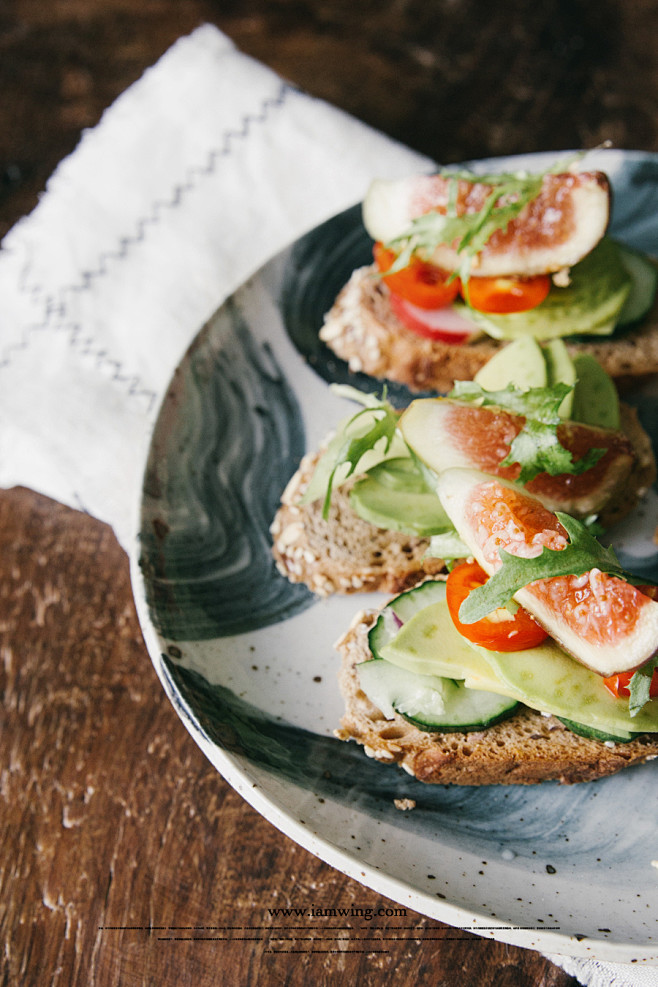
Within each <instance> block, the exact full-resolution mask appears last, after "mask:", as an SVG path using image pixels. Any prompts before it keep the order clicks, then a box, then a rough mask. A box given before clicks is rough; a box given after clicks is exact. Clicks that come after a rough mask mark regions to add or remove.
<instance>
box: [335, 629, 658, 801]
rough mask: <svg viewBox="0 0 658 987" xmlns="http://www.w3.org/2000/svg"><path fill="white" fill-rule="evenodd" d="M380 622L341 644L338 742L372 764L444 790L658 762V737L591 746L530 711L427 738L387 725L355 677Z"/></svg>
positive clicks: (585, 777)
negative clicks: (359, 750) (359, 749)
mask: <svg viewBox="0 0 658 987" xmlns="http://www.w3.org/2000/svg"><path fill="white" fill-rule="evenodd" d="M376 616H377V615H376V613H372V612H371V613H367V612H366V611H361V612H360V613H358V614H357V615H356V616H355V618H354V620H353V622H352V625H351V627H350V628H349V630H348V631H347V632H346V633H345V634H344V635H343V636H342V637H341V639H340V640H339V641H338V642H337V644H336V648H337V650H338V651H339V653H340V654H341V657H342V664H341V668H340V671H339V676H338V680H339V686H340V690H341V693H342V696H343V699H344V701H345V714H344V716H343V718H342V720H341V726H340V729H338V730H336V731H335V733H336V736H337V737H338V738H339V739H340V740H345V741H348V740H355V741H357V743H359V744H362V745H363V748H364V750H365V752H366V754H367V755H368V756H369V757H372V758H375V759H376V760H378V761H382V762H384V763H386V764H398V765H399V766H400V767H402V768H404V770H405V771H407V772H408V774H410V775H413V776H414V777H415V778H418V779H419V780H420V781H423V782H428V783H434V784H444V785H445V784H454V785H500V784H504V785H532V784H536V783H538V782H542V781H557V782H561V783H562V784H573V783H575V782H580V781H593V780H595V779H596V778H603V777H604V776H606V775H611V774H615V773H616V772H617V771H620V770H621V769H622V768H626V767H629V766H630V765H633V764H639V763H642V762H643V761H648V760H652V759H654V758H656V757H658V734H642V735H639V736H638V738H637V739H636V740H632V741H630V742H628V743H612V742H609V741H606V742H602V741H599V740H590V739H587V738H584V737H580V736H577V735H576V734H574V733H572V732H571V731H570V730H568V729H567V728H566V727H565V726H564V725H563V724H562V723H560V721H559V720H557V719H556V718H555V717H553V716H550V715H544V714H542V713H538V712H536V711H534V710H531V709H528V708H527V707H525V706H522V707H521V708H520V712H517V713H515V714H514V715H513V716H511V717H510V718H509V719H507V720H504V721H503V722H501V723H498V724H496V725H495V726H492V727H489V728H488V729H486V730H482V731H474V732H471V733H429V732H425V731H422V730H418V729H417V728H416V727H415V726H414V725H413V724H411V723H409V722H408V721H407V720H405V719H404V718H403V717H402V716H399V715H397V714H396V716H395V718H394V719H392V720H387V719H386V718H385V717H384V715H383V714H382V713H381V712H380V710H378V709H377V707H376V706H374V705H373V704H372V702H371V701H370V700H369V699H368V697H367V696H366V695H365V693H364V692H363V691H362V690H361V688H360V686H359V681H358V677H357V674H356V671H355V667H356V665H357V664H359V662H363V661H368V660H369V659H370V658H372V655H371V653H370V649H369V647H368V631H369V630H370V627H371V626H372V624H373V623H374V621H375V619H376Z"/></svg>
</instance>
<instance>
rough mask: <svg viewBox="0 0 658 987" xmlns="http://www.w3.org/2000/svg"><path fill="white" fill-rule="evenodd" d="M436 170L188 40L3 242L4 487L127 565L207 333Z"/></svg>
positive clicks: (578, 972)
mask: <svg viewBox="0 0 658 987" xmlns="http://www.w3.org/2000/svg"><path fill="white" fill-rule="evenodd" d="M430 167H431V162H429V161H428V160H427V159H426V158H423V157H422V156H420V155H419V154H416V153H415V152H413V151H411V150H409V149H408V148H405V147H403V146H401V145H399V144H396V143H395V142H394V141H392V140H390V139H389V138H387V137H385V136H383V135H382V134H379V133H376V132H374V131H372V130H371V129H369V128H368V127H366V126H364V125H363V124H361V123H358V122H357V121H356V120H354V119H352V118H350V117H348V116H346V115H345V114H344V113H342V112H340V111H338V110H336V109H335V108H333V107H331V106H329V105H327V104H326V103H323V102H321V101H318V100H316V99H312V98H311V97H309V96H308V95H305V94H303V93H301V92H299V91H298V90H296V89H295V88H293V87H292V86H290V85H288V84H286V83H285V82H283V81H282V80H281V79H280V78H279V77H278V76H276V75H275V74H274V73H273V72H271V71H270V70H269V69H267V68H265V67H264V66H262V65H260V64H258V63H256V62H254V61H253V60H251V59H250V58H247V57H246V56H244V55H242V54H241V53H240V52H238V51H237V50H236V49H235V48H234V46H233V44H232V43H231V42H230V40H229V39H227V38H226V37H225V36H224V35H222V34H221V33H220V32H219V31H218V30H216V29H215V28H214V27H212V26H209V25H205V26H203V27H201V28H199V29H198V30H197V31H195V32H194V33H193V34H192V35H190V36H189V37H186V38H182V39H180V40H179V41H178V42H177V43H176V44H175V45H174V46H173V47H172V48H171V49H170V50H169V51H168V52H167V53H166V54H165V55H164V56H163V57H162V58H161V59H160V61H159V62H158V63H157V64H156V65H155V66H154V67H153V68H151V69H149V70H148V71H147V72H146V73H145V74H144V76H143V77H142V78H141V79H140V80H139V81H138V82H137V83H135V84H134V85H133V86H131V87H130V89H128V90H127V91H126V92H125V93H124V94H123V95H122V96H121V97H120V98H119V99H118V100H117V101H116V102H115V103H114V105H113V106H111V107H110V108H109V109H108V110H107V111H106V113H105V114H104V115H103V118H102V120H101V121H100V123H99V125H98V126H97V127H95V128H94V129H93V130H91V131H88V132H87V133H85V134H84V136H83V138H82V140H81V141H80V144H79V146H78V147H77V148H76V150H75V151H74V153H73V154H72V155H71V156H70V157H69V158H67V159H66V160H65V161H63V162H62V163H61V164H60V166H59V167H58V168H57V170H56V172H55V173H54V175H53V176H52V178H51V180H50V182H49V183H48V187H47V190H46V192H45V194H44V195H43V197H42V199H41V201H40V202H39V205H38V206H37V207H36V209H35V210H34V211H33V212H32V214H31V215H29V216H27V217H26V218H25V219H23V220H21V221H20V222H19V223H18V224H17V225H16V226H15V227H14V229H12V230H11V231H10V233H9V234H8V235H7V236H6V238H5V240H4V242H3V244H2V249H1V250H0V326H1V335H0V486H3V487H6V488H7V487H11V486H13V485H22V486H27V487H30V488H32V489H34V490H37V491H39V492H41V493H44V494H46V495H48V496H50V497H52V498H54V499H56V500H58V501H60V502H62V503H65V504H67V505H69V506H72V507H75V508H79V509H82V510H85V511H87V512H89V513H91V514H92V515H94V516H95V517H98V518H99V519H101V520H103V521H106V522H108V523H109V524H111V525H112V527H113V528H114V531H115V532H116V535H117V537H118V539H119V541H120V542H121V543H122V545H123V546H124V547H125V548H126V549H129V548H130V543H131V540H132V537H133V533H134V531H135V530H136V525H135V516H134V512H135V510H136V505H137V492H138V489H139V486H140V483H141V472H142V467H143V463H144V457H145V452H146V448H147V445H148V440H149V435H150V431H151V428H152V424H153V421H154V418H155V414H156V411H157V408H158V403H159V399H160V397H161V395H162V394H163V391H164V389H165V388H166V386H167V384H168V382H169V380H170V377H171V374H172V372H173V370H174V368H175V366H176V364H177V363H178V361H179V359H180V357H181V356H182V354H183V352H184V351H185V349H186V347H187V345H188V344H189V343H190V341H191V340H192V338H193V336H194V335H195V333H196V331H197V330H198V329H199V328H200V327H201V325H202V324H203V323H204V321H205V320H206V319H207V318H208V317H209V316H210V315H211V314H212V313H213V312H214V310H215V309H216V308H217V307H218V305H219V304H220V303H221V302H222V300H223V299H224V298H225V297H226V296H228V295H229V294H230V293H231V292H232V291H233V290H234V289H235V288H237V287H238V286H239V285H240V284H241V283H242V282H243V281H244V280H246V278H247V277H248V276H249V275H251V274H252V273H254V272H255V271H256V270H257V269H258V268H259V267H260V266H261V264H263V263H264V262H265V261H266V260H267V259H268V258H269V257H271V256H272V255H273V254H275V253H276V252H277V251H278V250H280V249H281V248H283V247H284V246H285V245H286V244H288V243H289V242H290V241H292V240H293V239H295V238H296V237H298V236H299V235H301V234H302V233H304V232H305V231H307V230H308V229H311V228H312V227H314V226H315V225H317V224H318V223H320V222H321V221H323V220H324V219H327V218H328V217H330V216H332V215H334V214H335V213H337V212H339V211H340V210H342V209H343V208H345V207H347V206H349V205H351V204H353V203H354V202H356V201H358V200H360V199H361V198H362V197H363V194H364V192H365V190H366V188H367V186H368V184H369V182H370V181H371V179H372V178H374V177H397V176H402V175H404V174H407V173H409V172H413V171H419V170H427V169H428V168H430ZM551 959H552V960H553V961H554V962H558V963H561V964H562V965H564V966H565V969H567V970H568V972H569V973H570V974H572V975H573V976H575V977H577V978H579V979H580V980H581V982H582V983H583V984H587V985H592V987H602V985H605V987H611V985H615V987H626V985H629V987H631V985H640V984H642V985H643V987H644V985H650V987H658V971H656V970H650V969H638V968H637V967H629V968H628V969H627V968H624V967H621V966H619V967H616V966H614V965H610V964H607V963H606V964H597V963H592V962H591V961H581V960H571V959H569V958H566V959H565V958H564V957H551ZM641 978H642V979H641Z"/></svg>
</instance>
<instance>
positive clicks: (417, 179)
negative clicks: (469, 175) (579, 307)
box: [363, 171, 610, 277]
mask: <svg viewBox="0 0 658 987" xmlns="http://www.w3.org/2000/svg"><path fill="white" fill-rule="evenodd" d="M455 181H457V182H458V186H457V196H456V205H455V208H456V212H457V215H464V214H466V213H475V212H479V211H480V210H481V209H482V207H483V205H484V203H485V201H486V199H487V197H488V196H489V195H490V193H491V191H492V186H491V185H488V184H486V183H485V182H478V181H470V180H466V179H463V178H459V179H454V178H451V177H450V176H448V175H445V174H436V175H414V176H409V177H407V178H403V179H397V180H392V181H386V180H383V179H378V180H376V181H374V182H373V183H372V184H371V186H370V188H369V189H368V192H367V194H366V198H365V200H364V203H363V221H364V224H365V227H366V230H367V231H368V233H369V234H370V236H371V237H372V238H373V239H374V240H380V241H382V242H384V243H390V242H391V241H392V240H394V239H395V238H397V237H400V236H404V235H406V234H408V233H409V231H410V228H411V225H412V221H413V220H414V219H417V218H418V217H419V216H423V215H425V214H427V213H430V212H432V211H435V212H438V213H442V214H445V213H446V210H447V208H448V203H449V201H450V195H451V188H453V183H454V182H455ZM609 219H610V184H609V182H608V179H607V176H606V175H605V174H603V172H599V171H592V172H586V171H582V172H563V173H561V174H548V175H545V176H544V178H543V181H542V185H541V190H540V192H539V194H538V195H537V196H536V197H535V198H534V199H532V200H531V201H530V202H528V203H527V204H526V205H525V206H524V207H523V209H522V211H521V212H520V213H519V215H518V216H516V217H515V218H514V219H512V220H511V221H510V222H509V224H508V225H507V227H506V228H501V229H498V230H496V231H495V232H494V233H493V234H492V235H491V237H490V238H489V240H488V241H487V243H486V244H485V246H484V247H483V248H482V250H481V251H480V252H479V253H478V254H477V255H476V257H475V258H474V261H473V265H472V270H471V273H472V274H473V275H474V276H478V275H479V276H481V277H506V276H507V277H510V276H517V277H532V276H534V275H537V274H551V273H555V272H557V271H561V270H563V269H564V268H568V267H571V266H573V265H574V264H576V263H577V262H578V261H579V260H582V258H583V257H585V256H586V255H587V254H588V253H589V252H590V251H591V250H593V249H594V247H595V246H596V244H597V243H598V242H599V240H600V239H601V238H602V237H603V235H604V233H605V231H606V229H607V227H608V222H609ZM455 246H456V245H455V244H454V243H446V244H441V245H439V246H437V247H436V249H435V250H434V252H433V253H432V254H431V255H427V256H425V255H424V259H425V260H428V261H431V262H432V263H434V264H436V265H437V266H438V267H441V268H443V269H444V270H446V271H456V270H458V268H459V267H460V265H461V262H462V260H463V256H462V255H461V254H460V253H459V252H458V251H457V250H456V249H455Z"/></svg>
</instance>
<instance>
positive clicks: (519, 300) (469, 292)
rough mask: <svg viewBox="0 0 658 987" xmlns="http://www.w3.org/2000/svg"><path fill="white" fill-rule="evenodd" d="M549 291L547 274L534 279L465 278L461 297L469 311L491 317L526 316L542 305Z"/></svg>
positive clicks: (549, 284)
mask: <svg viewBox="0 0 658 987" xmlns="http://www.w3.org/2000/svg"><path fill="white" fill-rule="evenodd" d="M550 289H551V279H550V277H549V276H548V274H539V275H537V277H534V278H478V277H472V278H469V280H468V284H467V285H465V286H464V288H463V290H462V294H463V296H464V299H465V300H466V301H467V302H468V304H469V305H470V306H471V308H474V309H477V311H478V312H489V313H491V314H492V315H493V314H497V315H509V314H510V313H512V312H527V311H528V310H529V309H531V308H536V307H537V305H539V304H540V303H541V302H543V301H544V299H545V298H546V296H547V294H548V293H549V291H550Z"/></svg>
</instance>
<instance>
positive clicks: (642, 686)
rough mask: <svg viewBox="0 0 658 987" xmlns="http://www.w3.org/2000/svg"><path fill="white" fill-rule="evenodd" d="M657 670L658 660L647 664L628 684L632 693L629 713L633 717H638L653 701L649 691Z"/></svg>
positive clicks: (655, 659) (639, 669) (629, 701)
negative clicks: (650, 701) (644, 707)
mask: <svg viewBox="0 0 658 987" xmlns="http://www.w3.org/2000/svg"><path fill="white" fill-rule="evenodd" d="M656 668H658V658H654V659H653V661H649V662H647V664H646V665H643V666H642V668H638V670H637V672H635V674H634V675H632V676H631V680H630V682H629V683H628V689H629V692H630V697H629V700H628V712H629V713H630V715H631V716H637V714H638V713H639V712H640V710H641V709H642V707H643V706H645V705H646V704H647V703H648V702H649V700H650V699H651V695H650V692H649V690H650V689H651V679H652V677H653V673H654V670H655V669H656Z"/></svg>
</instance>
